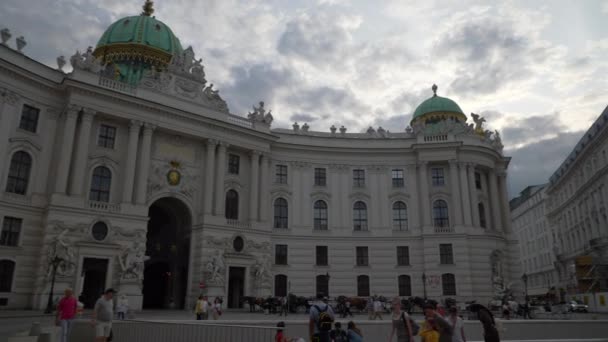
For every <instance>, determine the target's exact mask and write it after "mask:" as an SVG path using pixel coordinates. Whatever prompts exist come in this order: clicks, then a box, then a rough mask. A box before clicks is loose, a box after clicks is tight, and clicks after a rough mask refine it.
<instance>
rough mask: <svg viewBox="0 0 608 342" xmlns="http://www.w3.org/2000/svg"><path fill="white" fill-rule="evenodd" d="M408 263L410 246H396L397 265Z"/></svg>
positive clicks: (406, 264)
mask: <svg viewBox="0 0 608 342" xmlns="http://www.w3.org/2000/svg"><path fill="white" fill-rule="evenodd" d="M409 264H410V248H409V247H408V246H397V265H399V266H408V265H409Z"/></svg>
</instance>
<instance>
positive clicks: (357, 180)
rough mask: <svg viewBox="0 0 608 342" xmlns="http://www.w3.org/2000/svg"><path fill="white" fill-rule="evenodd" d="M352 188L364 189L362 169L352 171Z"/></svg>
mask: <svg viewBox="0 0 608 342" xmlns="http://www.w3.org/2000/svg"><path fill="white" fill-rule="evenodd" d="M353 186H354V187H355V188H363V187H365V170H363V169H355V170H353Z"/></svg>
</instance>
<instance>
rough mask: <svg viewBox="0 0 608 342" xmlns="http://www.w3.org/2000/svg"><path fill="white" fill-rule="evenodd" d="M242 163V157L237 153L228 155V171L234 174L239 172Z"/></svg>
mask: <svg viewBox="0 0 608 342" xmlns="http://www.w3.org/2000/svg"><path fill="white" fill-rule="evenodd" d="M240 163H241V158H240V157H239V156H237V155H236V154H229V155H228V173H230V174H232V175H238V174H239V165H240Z"/></svg>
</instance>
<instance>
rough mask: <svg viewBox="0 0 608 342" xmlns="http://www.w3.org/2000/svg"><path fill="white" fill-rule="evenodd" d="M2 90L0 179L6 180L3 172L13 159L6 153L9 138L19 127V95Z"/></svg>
mask: <svg viewBox="0 0 608 342" xmlns="http://www.w3.org/2000/svg"><path fill="white" fill-rule="evenodd" d="M0 90H1V91H2V94H0V176H2V178H0V179H2V180H4V179H6V177H7V175H2V173H3V172H4V171H5V170H7V169H8V165H7V164H8V163H10V160H11V159H10V158H11V156H8V155H7V154H6V153H7V148H8V139H9V138H10V136H11V133H12V132H14V131H15V129H16V127H17V125H16V124H15V119H16V118H17V117H18V110H19V96H18V95H17V94H15V93H13V92H11V91H9V90H6V89H0ZM7 172H8V171H7ZM2 190H4V189H2Z"/></svg>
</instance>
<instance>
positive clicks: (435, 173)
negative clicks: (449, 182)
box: [431, 167, 445, 186]
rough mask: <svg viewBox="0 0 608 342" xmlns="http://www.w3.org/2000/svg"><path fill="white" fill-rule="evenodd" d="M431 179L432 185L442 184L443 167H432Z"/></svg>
mask: <svg viewBox="0 0 608 342" xmlns="http://www.w3.org/2000/svg"><path fill="white" fill-rule="evenodd" d="M431 181H432V184H433V186H444V185H445V175H444V174H443V168H441V167H432V168H431Z"/></svg>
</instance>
